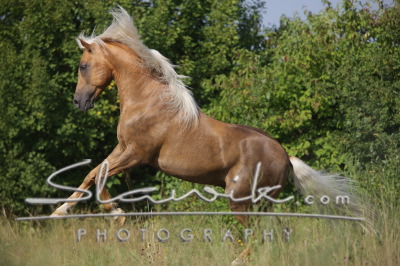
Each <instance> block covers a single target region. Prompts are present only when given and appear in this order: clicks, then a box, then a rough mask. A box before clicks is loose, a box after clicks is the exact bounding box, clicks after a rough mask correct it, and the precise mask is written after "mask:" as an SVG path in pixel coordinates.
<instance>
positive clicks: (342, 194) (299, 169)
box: [290, 156, 363, 215]
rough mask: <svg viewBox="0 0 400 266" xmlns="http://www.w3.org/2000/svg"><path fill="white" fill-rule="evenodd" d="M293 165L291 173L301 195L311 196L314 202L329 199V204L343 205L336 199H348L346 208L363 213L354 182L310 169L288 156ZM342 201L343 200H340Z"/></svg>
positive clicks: (356, 212)
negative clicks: (292, 172) (338, 203)
mask: <svg viewBox="0 0 400 266" xmlns="http://www.w3.org/2000/svg"><path fill="white" fill-rule="evenodd" d="M290 162H291V163H292V165H293V171H294V174H293V175H292V177H293V180H294V185H295V187H296V188H297V189H298V190H300V193H301V194H302V195H303V196H313V197H314V200H313V201H314V202H315V203H317V201H320V200H321V199H322V198H323V197H324V196H325V197H324V199H325V200H327V199H328V198H329V200H330V204H329V205H330V206H332V205H335V207H343V204H342V205H341V206H339V205H337V202H336V200H337V199H341V200H343V199H344V198H346V199H348V204H347V208H345V209H348V210H349V211H350V212H351V213H352V214H354V215H361V214H362V213H363V208H362V205H361V204H360V199H359V197H358V196H357V195H358V192H357V191H356V189H355V186H354V182H353V181H352V180H351V179H349V178H346V177H343V176H340V175H338V174H327V173H323V172H320V171H316V170H314V169H312V168H311V167H310V166H308V165H307V164H305V163H304V162H303V161H302V160H300V159H299V158H296V157H293V156H291V157H290ZM342 203H343V202H342Z"/></svg>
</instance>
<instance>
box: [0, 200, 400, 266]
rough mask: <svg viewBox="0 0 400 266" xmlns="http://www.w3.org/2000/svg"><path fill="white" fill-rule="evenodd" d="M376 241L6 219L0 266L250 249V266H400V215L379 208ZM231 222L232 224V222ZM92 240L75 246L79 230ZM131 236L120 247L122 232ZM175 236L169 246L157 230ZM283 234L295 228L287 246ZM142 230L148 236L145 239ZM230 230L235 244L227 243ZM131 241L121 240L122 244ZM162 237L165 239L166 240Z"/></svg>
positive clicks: (175, 225)
mask: <svg viewBox="0 0 400 266" xmlns="http://www.w3.org/2000/svg"><path fill="white" fill-rule="evenodd" d="M380 206H381V207H379V212H378V215H377V219H376V221H375V225H374V226H375V229H376V231H377V233H376V234H371V233H366V232H365V231H364V230H363V229H362V227H361V226H360V225H359V224H358V223H357V222H351V221H338V220H324V219H315V218H314V219H313V218H281V219H280V221H278V219H276V218H274V217H264V218H260V219H258V220H257V221H255V222H254V223H253V224H254V225H253V226H249V228H251V229H252V230H253V231H254V234H255V235H256V237H255V238H250V241H249V243H244V239H243V229H244V228H243V227H241V226H239V225H237V224H236V223H231V222H228V223H227V219H226V217H219V216H196V217H188V216H184V217H175V216H174V217H153V218H149V219H143V218H142V219H133V218H128V219H127V223H126V224H125V225H124V226H123V227H118V226H117V225H116V224H115V223H114V221H113V219H112V218H86V219H84V220H80V219H71V220H52V221H41V222H16V221H13V220H9V219H6V218H4V217H3V218H1V228H0V258H1V260H0V264H1V265H125V264H126V265H133V264H134V265H150V264H151V265H229V264H230V262H231V261H232V260H234V259H235V257H236V256H237V255H238V254H240V252H241V251H242V250H244V248H245V247H246V246H247V245H249V244H250V243H251V249H252V253H251V255H250V257H249V258H248V262H247V265H400V255H399V253H400V252H399V251H400V230H399V229H400V226H399V225H400V222H399V221H400V220H399V209H398V207H397V206H395V204H393V203H390V202H388V203H386V204H383V200H382V202H381V203H380ZM228 221H229V219H228ZM80 228H83V229H85V230H86V231H87V234H86V235H85V236H83V237H82V239H81V241H80V242H77V239H76V233H77V230H78V229H80ZM121 228H123V229H126V230H128V231H129V232H130V234H131V235H130V238H129V239H128V240H127V241H126V242H119V241H118V239H117V237H116V233H117V232H118V230H119V229H121ZM162 228H165V229H167V230H168V231H169V232H170V238H169V239H168V240H167V241H166V242H159V241H158V240H157V237H156V234H157V231H158V230H160V229H162ZM186 228H189V229H191V230H192V233H193V235H194V238H193V240H192V241H190V242H183V241H182V240H181V238H180V237H179V233H180V232H181V231H182V230H183V229H186ZM284 228H290V229H292V230H293V231H292V233H291V235H290V239H289V241H286V238H285V235H284V233H283V229H284ZM97 229H99V230H100V231H101V232H103V230H107V239H106V242H102V241H100V242H96V230H97ZM140 229H146V230H147V231H146V233H145V240H144V241H143V242H142V240H141V232H140ZM204 229H211V230H212V232H213V233H212V235H211V236H212V240H213V242H212V243H209V242H203V230H204ZM264 229H266V230H267V232H270V230H271V229H273V240H272V242H270V238H268V237H267V238H266V240H267V241H266V242H265V243H262V241H261V240H262V238H263V235H262V231H263V230H264ZM226 230H230V231H231V233H232V236H233V237H234V241H233V242H231V241H229V239H227V240H226V241H225V242H222V238H223V235H224V234H225V233H226ZM125 236H126V235H124V234H121V237H125ZM162 236H164V235H162Z"/></svg>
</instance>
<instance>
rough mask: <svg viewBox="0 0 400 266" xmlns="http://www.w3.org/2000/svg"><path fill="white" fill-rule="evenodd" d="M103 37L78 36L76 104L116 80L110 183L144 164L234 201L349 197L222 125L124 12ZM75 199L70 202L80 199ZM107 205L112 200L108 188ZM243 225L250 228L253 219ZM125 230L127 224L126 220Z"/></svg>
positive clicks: (275, 149)
mask: <svg viewBox="0 0 400 266" xmlns="http://www.w3.org/2000/svg"><path fill="white" fill-rule="evenodd" d="M111 14H112V15H113V17H114V18H113V21H112V23H111V25H110V26H109V27H108V28H107V29H106V30H105V31H104V32H103V33H102V34H100V35H91V36H85V35H84V34H83V33H82V34H80V35H79V36H78V37H77V43H78V45H79V47H80V48H81V49H83V54H82V58H81V61H80V64H79V69H78V82H77V86H76V91H75V95H74V99H73V104H74V105H75V106H76V107H77V108H78V109H80V110H82V111H87V110H89V109H91V108H93V107H94V102H95V100H96V99H98V97H99V95H100V94H101V93H102V92H103V91H104V89H105V88H106V87H107V86H108V85H109V84H110V82H111V81H113V80H114V81H115V83H116V85H117V88H118V96H119V100H120V119H119V123H118V127H117V138H118V144H117V145H116V147H115V148H114V150H113V151H112V152H111V154H109V155H108V157H107V158H106V160H107V161H108V163H109V173H108V176H112V175H116V174H119V173H121V172H123V171H125V170H128V169H130V168H133V167H137V166H140V165H144V164H146V165H150V166H152V167H154V168H157V169H159V170H161V171H163V172H165V173H167V174H169V175H172V176H174V177H177V178H180V179H183V180H186V181H190V182H195V183H199V184H208V185H214V186H219V187H222V188H223V189H224V190H225V193H226V194H229V195H232V196H233V197H234V198H244V197H246V196H248V195H249V194H250V193H251V190H252V186H253V185H254V186H255V187H256V188H262V187H275V186H276V187H278V189H275V190H273V191H271V192H270V193H269V196H270V197H271V198H277V197H278V196H279V194H280V193H281V192H282V190H283V189H284V187H285V186H286V184H287V182H288V180H293V181H294V184H295V186H296V187H297V188H298V189H299V190H300V191H301V192H303V193H305V192H306V191H310V190H311V191H313V192H314V193H320V194H323V193H325V194H328V195H331V194H337V195H340V194H343V193H342V192H343V191H346V186H347V183H346V182H345V181H343V179H340V178H337V177H335V176H331V175H326V174H323V173H321V172H319V171H316V170H314V169H312V168H311V167H309V166H308V165H307V164H305V163H304V162H303V161H301V160H300V159H299V158H296V157H294V156H289V155H288V154H287V152H286V151H285V149H284V148H283V147H282V145H281V144H280V143H279V142H278V141H277V140H275V139H274V138H272V137H271V136H269V135H268V134H267V133H265V132H264V131H262V130H260V129H257V128H253V127H250V126H245V125H236V124H228V123H224V122H221V121H218V120H215V119H213V118H211V117H209V116H207V115H206V114H204V113H203V112H202V111H201V109H200V108H199V107H198V105H197V104H196V102H195V100H194V98H193V95H192V93H191V91H190V90H189V89H188V88H187V87H186V86H185V85H184V83H183V82H182V79H183V78H184V77H183V76H181V75H179V74H177V73H176V71H175V69H174V66H173V65H172V63H171V62H170V61H169V60H168V59H167V58H165V57H164V56H163V55H161V54H160V53H159V52H158V51H156V50H153V49H149V48H148V47H147V46H145V45H144V44H143V42H142V41H141V39H140V37H139V35H138V31H137V28H136V27H135V26H134V24H133V19H132V17H131V16H130V15H129V14H128V13H127V12H126V10H124V9H123V8H121V7H120V8H119V9H116V10H113V11H111ZM259 162H260V163H261V167H260V171H259V177H258V178H257V184H252V181H253V174H254V171H255V166H256V165H257V164H258V163H259ZM100 166H101V164H100V165H98V166H97V167H96V168H94V169H93V170H92V171H90V172H89V174H88V175H87V176H86V177H85V179H84V181H83V183H82V184H81V185H80V186H79V189H80V190H81V191H82V190H88V189H89V187H90V186H92V185H93V184H95V183H96V182H97V181H98V180H97V178H96V177H97V174H98V172H99V169H100ZM82 195H83V193H82V192H79V191H76V192H74V193H73V194H72V195H71V196H70V197H69V199H78V198H80V197H81V196H82ZM100 196H101V198H102V200H105V201H106V200H108V199H110V198H111V196H110V194H109V192H108V191H107V189H106V188H104V189H103V190H102V191H101V192H100ZM228 201H229V207H230V209H231V210H232V211H234V212H245V211H247V210H249V208H250V207H251V205H252V202H251V200H245V201H235V200H233V198H232V199H229V200H228ZM75 204H76V202H65V203H64V204H62V205H61V206H60V207H58V208H57V209H56V210H55V211H54V213H53V214H52V215H53V216H58V215H66V214H67V210H68V209H69V208H71V207H72V206H74V205H75ZM104 207H105V210H106V211H107V212H111V213H123V211H122V210H121V209H120V208H117V206H116V204H115V203H107V204H104ZM236 218H237V219H238V220H239V222H240V223H241V224H243V225H246V223H247V218H246V216H245V215H238V216H236ZM117 221H118V222H119V223H121V224H123V222H124V221H125V217H123V216H119V217H118V219H117Z"/></svg>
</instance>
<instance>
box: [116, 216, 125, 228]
mask: <svg viewBox="0 0 400 266" xmlns="http://www.w3.org/2000/svg"><path fill="white" fill-rule="evenodd" d="M125 220H126V217H125V216H119V217H118V218H117V219H115V221H116V223H117V224H118V225H119V226H123V225H124V224H125Z"/></svg>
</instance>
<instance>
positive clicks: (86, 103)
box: [74, 95, 94, 111]
mask: <svg viewBox="0 0 400 266" xmlns="http://www.w3.org/2000/svg"><path fill="white" fill-rule="evenodd" d="M85 96H86V97H85ZM85 96H83V97H82V96H81V95H79V96H77V95H75V96H74V105H75V106H76V108H78V109H79V110H81V111H87V110H89V109H92V108H93V107H94V104H93V102H94V97H93V95H85Z"/></svg>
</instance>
